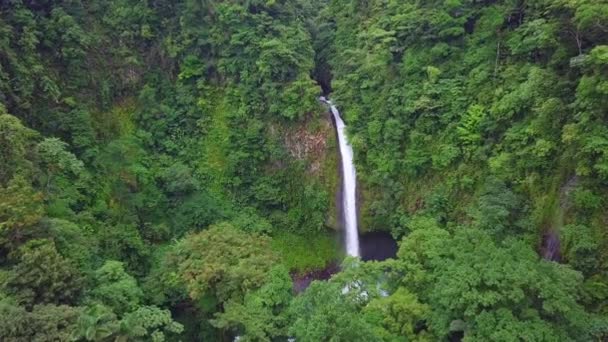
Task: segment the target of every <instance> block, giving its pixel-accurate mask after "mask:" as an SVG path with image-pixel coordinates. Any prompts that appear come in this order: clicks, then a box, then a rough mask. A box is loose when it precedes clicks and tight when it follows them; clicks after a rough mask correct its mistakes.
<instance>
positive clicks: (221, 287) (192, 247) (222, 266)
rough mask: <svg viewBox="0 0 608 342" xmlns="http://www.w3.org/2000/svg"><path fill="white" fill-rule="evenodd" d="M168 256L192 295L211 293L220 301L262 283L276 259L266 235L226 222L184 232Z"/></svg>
mask: <svg viewBox="0 0 608 342" xmlns="http://www.w3.org/2000/svg"><path fill="white" fill-rule="evenodd" d="M168 257H169V258H171V259H170V260H171V262H172V263H173V264H174V267H175V269H174V270H172V272H175V274H176V275H177V276H178V277H179V278H180V279H181V281H182V282H183V283H184V284H185V285H186V289H187V290H188V293H189V295H190V297H191V298H192V299H194V300H199V299H201V298H203V297H204V296H206V295H212V296H214V297H216V298H218V299H219V300H220V301H226V300H228V299H231V298H241V297H242V296H243V295H244V294H245V293H246V291H248V290H251V289H256V288H259V287H260V286H262V285H263V284H264V283H265V282H266V281H267V277H268V274H269V271H270V269H271V267H272V266H273V264H274V263H275V262H276V261H277V257H276V255H275V254H274V253H273V252H272V251H271V250H270V241H269V239H268V238H266V237H263V236H258V235H251V234H247V233H243V232H241V231H239V230H237V229H235V228H234V227H232V226H231V225H230V224H228V223H220V224H217V225H214V226H212V227H210V228H208V229H207V230H205V231H203V232H201V233H198V234H193V235H189V236H187V237H186V238H184V239H183V240H181V241H180V242H178V243H177V244H176V245H175V247H174V250H173V252H172V253H171V254H170V255H169V256H168ZM168 271H169V270H168Z"/></svg>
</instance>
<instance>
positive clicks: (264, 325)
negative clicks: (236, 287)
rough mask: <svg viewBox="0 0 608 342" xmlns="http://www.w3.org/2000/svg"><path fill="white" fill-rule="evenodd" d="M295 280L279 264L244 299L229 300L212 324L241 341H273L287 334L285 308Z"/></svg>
mask: <svg viewBox="0 0 608 342" xmlns="http://www.w3.org/2000/svg"><path fill="white" fill-rule="evenodd" d="M291 291H292V281H291V278H290V276H289V273H288V272H287V270H286V269H285V268H284V267H282V266H276V267H274V268H273V269H272V270H271V271H270V275H269V280H268V282H267V283H266V284H264V285H263V286H262V287H261V288H259V289H258V290H255V291H253V292H249V293H247V294H246V295H245V298H244V299H243V300H242V302H241V301H239V300H230V301H228V302H227V303H225V304H224V312H220V313H217V314H216V318H215V319H213V320H212V321H211V324H212V325H213V326H214V327H216V328H219V329H229V330H230V331H231V332H233V334H234V335H235V336H239V338H240V340H242V341H273V340H274V339H276V338H278V337H285V336H287V323H288V321H287V317H286V313H285V310H286V309H287V307H288V305H289V302H290V300H291V297H292V295H291Z"/></svg>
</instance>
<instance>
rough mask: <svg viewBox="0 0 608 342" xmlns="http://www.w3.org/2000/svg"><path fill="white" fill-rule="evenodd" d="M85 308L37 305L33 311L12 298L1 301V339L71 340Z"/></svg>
mask: <svg viewBox="0 0 608 342" xmlns="http://www.w3.org/2000/svg"><path fill="white" fill-rule="evenodd" d="M80 313H81V308H79V307H71V306H67V305H53V304H47V305H35V306H34V307H33V308H32V310H31V311H27V310H26V309H25V308H24V307H21V306H17V304H16V303H15V302H13V301H12V300H11V299H10V298H2V300H0V314H1V315H2V320H0V339H2V340H3V341H24V342H25V341H49V340H56V341H69V340H71V339H72V337H73V336H74V333H75V331H76V324H77V323H76V322H77V319H78V317H79V315H80Z"/></svg>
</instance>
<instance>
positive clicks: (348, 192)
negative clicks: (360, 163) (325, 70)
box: [321, 97, 360, 257]
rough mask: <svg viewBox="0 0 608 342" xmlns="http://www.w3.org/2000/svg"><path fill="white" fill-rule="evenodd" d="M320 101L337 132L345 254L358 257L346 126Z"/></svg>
mask: <svg viewBox="0 0 608 342" xmlns="http://www.w3.org/2000/svg"><path fill="white" fill-rule="evenodd" d="M321 101H323V102H325V103H327V104H328V105H329V107H330V108H331V113H332V114H333V116H334V119H335V120H336V130H337V132H338V143H339V144H340V154H341V156H342V158H341V159H342V181H343V190H342V212H343V213H344V230H345V232H346V253H347V254H348V255H350V256H355V257H359V256H360V253H359V231H358V230H357V204H356V199H357V192H356V190H357V173H356V171H355V164H354V163H353V148H352V146H350V144H349V143H348V140H347V139H346V125H344V121H342V118H341V117H340V112H339V111H338V108H336V106H334V105H333V104H332V103H331V101H330V100H327V99H325V98H324V97H321Z"/></svg>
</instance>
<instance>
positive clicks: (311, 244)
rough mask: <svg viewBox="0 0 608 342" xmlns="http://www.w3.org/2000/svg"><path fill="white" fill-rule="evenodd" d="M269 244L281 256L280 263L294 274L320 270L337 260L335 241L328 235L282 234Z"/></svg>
mask: <svg viewBox="0 0 608 342" xmlns="http://www.w3.org/2000/svg"><path fill="white" fill-rule="evenodd" d="M271 244H272V248H273V250H275V251H276V252H277V254H279V255H280V256H281V260H282V263H283V264H284V265H285V266H286V267H287V268H288V269H289V270H290V271H293V272H296V273H305V272H309V271H313V270H315V269H322V268H324V267H326V266H327V265H328V264H329V263H331V262H332V261H335V260H336V259H337V258H338V255H336V251H337V250H338V246H337V239H336V237H335V236H333V235H330V234H321V233H318V234H314V235H309V236H301V235H297V234H292V233H283V234H278V235H276V236H273V238H272V243H271ZM311 251H314V253H311Z"/></svg>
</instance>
